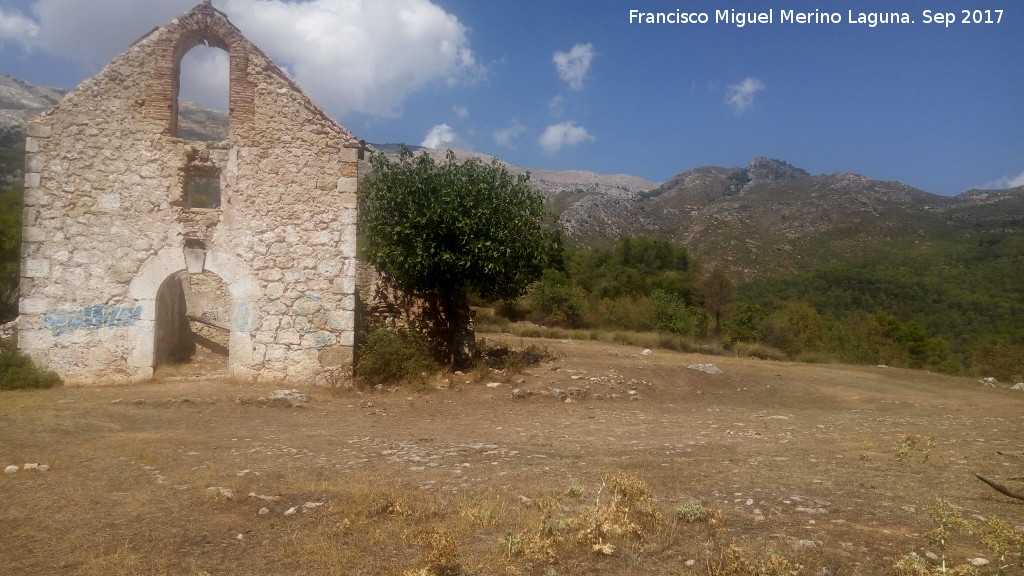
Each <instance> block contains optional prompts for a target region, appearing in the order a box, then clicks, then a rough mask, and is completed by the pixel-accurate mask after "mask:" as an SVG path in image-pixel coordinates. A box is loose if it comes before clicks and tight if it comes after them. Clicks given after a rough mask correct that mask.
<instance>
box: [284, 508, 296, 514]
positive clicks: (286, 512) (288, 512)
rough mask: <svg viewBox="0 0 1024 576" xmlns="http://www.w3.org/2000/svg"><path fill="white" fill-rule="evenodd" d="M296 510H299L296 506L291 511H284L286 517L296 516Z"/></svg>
mask: <svg viewBox="0 0 1024 576" xmlns="http://www.w3.org/2000/svg"><path fill="white" fill-rule="evenodd" d="M296 510H297V508H296V507H295V506H292V507H291V508H289V509H287V510H285V511H284V515H285V516H291V515H292V514H295V511H296Z"/></svg>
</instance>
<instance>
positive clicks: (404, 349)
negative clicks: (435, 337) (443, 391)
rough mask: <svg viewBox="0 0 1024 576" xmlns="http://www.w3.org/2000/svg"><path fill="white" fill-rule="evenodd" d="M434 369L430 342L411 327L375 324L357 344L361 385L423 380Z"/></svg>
mask: <svg viewBox="0 0 1024 576" xmlns="http://www.w3.org/2000/svg"><path fill="white" fill-rule="evenodd" d="M436 370H437V363H436V362H435V361H434V359H433V358H432V357H431V356H430V343H429V342H427V339H426V338H425V337H424V336H423V335H421V334H419V333H418V332H413V331H411V330H398V329H394V328H377V329H373V330H370V331H369V333H368V334H367V335H366V339H365V341H363V343H362V344H361V345H360V347H359V360H358V362H357V364H356V382H357V383H358V384H360V385H363V386H369V387H372V386H376V385H378V384H392V383H396V384H397V383H410V384H420V385H422V384H424V383H425V382H426V380H427V376H428V375H429V374H431V373H433V372H435V371H436Z"/></svg>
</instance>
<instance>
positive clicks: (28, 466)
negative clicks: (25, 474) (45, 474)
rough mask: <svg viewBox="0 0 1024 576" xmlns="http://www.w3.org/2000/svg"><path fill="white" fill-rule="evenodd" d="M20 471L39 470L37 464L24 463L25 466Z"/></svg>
mask: <svg viewBox="0 0 1024 576" xmlns="http://www.w3.org/2000/svg"><path fill="white" fill-rule="evenodd" d="M21 469H22V470H39V463H38V462H26V463H25V465H24V466H22V467H21Z"/></svg>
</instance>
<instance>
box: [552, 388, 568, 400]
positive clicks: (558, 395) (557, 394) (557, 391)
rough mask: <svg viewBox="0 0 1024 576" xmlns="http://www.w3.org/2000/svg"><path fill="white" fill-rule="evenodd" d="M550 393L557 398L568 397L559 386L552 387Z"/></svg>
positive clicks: (563, 398)
mask: <svg viewBox="0 0 1024 576" xmlns="http://www.w3.org/2000/svg"><path fill="white" fill-rule="evenodd" d="M551 395H552V396H554V397H555V398H558V399H559V400H565V399H566V398H568V397H569V395H568V394H567V393H566V392H565V390H562V389H561V388H553V389H552V390H551Z"/></svg>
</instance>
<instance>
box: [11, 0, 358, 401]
mask: <svg viewBox="0 0 1024 576" xmlns="http://www.w3.org/2000/svg"><path fill="white" fill-rule="evenodd" d="M202 40H206V41H208V42H209V43H210V44H211V45H214V46H218V47H221V48H223V49H226V50H228V51H229V54H230V59H231V72H230V75H231V95H230V102H229V104H230V107H231V110H230V112H229V116H230V120H231V126H230V132H229V138H228V140H226V141H224V142H220V143H197V142H186V141H183V140H180V139H178V138H176V137H174V136H173V134H174V133H175V123H176V110H175V95H176V92H177V86H176V84H177V80H176V79H177V66H178V63H179V62H180V58H181V56H183V55H184V54H185V53H186V52H187V51H188V49H190V48H191V47H193V46H194V45H196V44H197V43H198V42H199V41H202ZM28 136H29V137H28V139H27V143H26V150H27V153H28V154H27V159H26V168H27V169H26V192H25V214H24V216H25V218H24V230H23V240H24V244H23V245H24V248H23V261H22V302H21V315H22V317H21V320H20V335H19V346H20V347H21V348H22V350H23V351H25V352H27V353H28V354H30V355H31V356H33V357H34V358H35V359H36V360H38V361H39V362H41V363H42V364H43V365H45V366H47V367H50V368H52V369H54V370H56V371H57V372H58V373H60V374H61V375H62V376H63V377H64V378H65V379H66V380H68V381H72V382H76V381H78V382H120V381H125V380H137V379H143V378H147V377H149V376H151V375H152V370H153V358H154V352H153V347H154V337H155V336H154V331H155V328H156V327H155V318H156V306H157V300H156V298H157V291H158V289H159V287H160V285H161V283H162V282H163V281H164V280H165V279H166V278H167V277H168V276H170V275H172V274H174V273H175V272H178V271H180V270H183V269H185V268H186V262H185V247H184V244H185V240H186V239H192V240H193V241H199V242H201V243H202V245H204V246H205V248H206V250H205V260H203V259H202V257H201V255H200V257H199V260H200V262H201V265H202V266H204V267H205V269H206V270H207V271H212V272H214V273H216V274H218V275H219V276H221V278H222V279H223V280H224V281H225V282H226V283H227V285H228V289H229V292H230V294H231V306H232V313H231V316H232V318H231V333H230V340H231V343H230V370H231V372H232V373H233V374H235V375H238V376H241V377H244V378H249V379H261V380H288V381H317V382H322V383H337V382H338V381H341V380H344V379H346V378H348V377H350V375H351V358H352V340H353V329H354V309H355V297H354V293H355V223H356V195H355V193H356V182H357V160H358V147H359V143H358V142H357V141H356V140H355V138H353V137H352V136H351V134H349V133H348V132H346V131H345V130H344V129H343V128H341V127H340V126H339V125H338V124H337V123H335V122H334V121H333V120H331V119H330V118H329V117H328V116H326V114H324V113H323V111H322V110H320V109H319V108H318V107H317V106H316V105H315V104H314V103H312V102H311V101H310V100H309V99H308V98H307V97H306V96H304V95H303V94H302V92H301V91H300V90H299V89H298V87H297V86H295V84H294V83H292V82H291V81H290V80H288V79H287V77H286V76H285V75H284V74H283V73H282V72H281V70H280V69H279V68H278V67H277V66H276V65H274V64H273V63H272V62H271V61H270V60H269V59H268V58H267V57H266V56H265V55H264V54H263V53H262V52H261V51H260V50H259V49H258V48H256V47H255V46H254V45H252V44H251V43H249V42H248V41H246V40H245V39H244V38H242V37H241V35H240V34H239V33H238V31H237V29H235V28H234V27H233V26H232V25H231V24H230V22H228V21H227V19H226V18H225V17H224V15H223V14H222V13H220V12H218V11H216V10H214V9H213V8H212V7H210V6H209V5H208V4H203V5H200V6H198V7H197V8H195V9H193V10H192V11H191V12H189V13H187V14H185V15H183V16H182V17H180V18H178V19H176V20H175V21H174V22H172V23H171V24H170V25H168V26H167V27H164V28H162V29H159V30H156V31H154V32H152V33H150V34H149V35H147V36H145V37H144V38H142V39H140V40H139V41H138V42H136V43H135V44H134V45H133V46H132V47H131V48H130V49H129V50H128V51H127V52H126V53H124V54H122V55H121V56H119V57H117V58H116V59H114V60H113V61H112V62H111V63H110V64H108V65H107V67H106V68H104V70H103V71H102V72H100V74H98V75H97V76H96V77H94V78H92V79H90V80H87V81H86V82H85V83H83V84H82V85H81V86H80V87H79V88H78V89H77V90H75V91H74V92H73V93H71V94H69V95H68V96H67V98H66V99H65V100H64V101H63V102H62V104H61V105H60V106H58V107H57V108H55V109H54V110H52V111H50V112H48V113H46V114H44V115H42V116H40V117H39V118H37V119H35V120H34V121H33V122H32V123H31V124H30V125H29V128H28ZM200 172H202V173H206V174H215V175H217V176H219V178H220V186H221V206H220V208H219V209H216V210H209V211H197V210H189V209H188V207H187V201H186V200H187V199H186V197H185V193H184V189H185V183H186V180H187V176H188V174H189V173H200Z"/></svg>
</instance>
